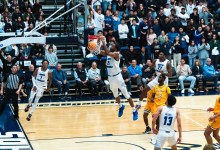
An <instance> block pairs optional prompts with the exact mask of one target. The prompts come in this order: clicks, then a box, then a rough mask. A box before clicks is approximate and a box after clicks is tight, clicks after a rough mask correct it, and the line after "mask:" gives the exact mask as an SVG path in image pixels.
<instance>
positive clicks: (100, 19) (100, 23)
mask: <svg viewBox="0 0 220 150" xmlns="http://www.w3.org/2000/svg"><path fill="white" fill-rule="evenodd" d="M93 5H94V2H93V1H92V6H91V7H90V8H91V9H92V11H93V13H94V22H95V29H94V33H95V35H96V34H97V33H98V31H99V30H101V31H103V28H104V27H105V22H104V20H105V16H104V15H103V14H102V10H101V9H98V10H97V12H96V11H95V10H94V8H93Z"/></svg>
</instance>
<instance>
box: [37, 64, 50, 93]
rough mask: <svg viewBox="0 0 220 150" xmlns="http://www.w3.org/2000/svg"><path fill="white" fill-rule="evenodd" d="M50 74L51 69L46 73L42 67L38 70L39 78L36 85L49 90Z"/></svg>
mask: <svg viewBox="0 0 220 150" xmlns="http://www.w3.org/2000/svg"><path fill="white" fill-rule="evenodd" d="M48 72H49V69H47V70H46V71H42V70H41V67H39V68H38V71H37V76H36V85H37V86H38V87H41V88H44V89H46V88H47V80H48Z"/></svg>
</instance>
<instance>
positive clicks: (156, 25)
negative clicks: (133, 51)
mask: <svg viewBox="0 0 220 150" xmlns="http://www.w3.org/2000/svg"><path fill="white" fill-rule="evenodd" d="M152 28H153V31H154V32H155V34H156V35H157V36H159V35H160V34H161V27H160V25H159V22H158V19H155V20H154V24H153V27H152ZM167 28H168V27H167Z"/></svg>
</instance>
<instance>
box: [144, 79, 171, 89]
mask: <svg viewBox="0 0 220 150" xmlns="http://www.w3.org/2000/svg"><path fill="white" fill-rule="evenodd" d="M158 84H159V83H158V76H156V77H155V78H154V79H153V80H152V81H150V82H149V83H148V84H147V85H148V86H149V87H150V89H152V88H153V87H155V86H156V85H158ZM164 84H165V85H167V86H168V77H166V79H165V81H164Z"/></svg>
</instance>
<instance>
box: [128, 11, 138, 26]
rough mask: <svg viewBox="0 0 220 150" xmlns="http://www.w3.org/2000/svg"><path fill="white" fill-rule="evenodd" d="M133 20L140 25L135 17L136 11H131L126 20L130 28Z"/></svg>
mask: <svg viewBox="0 0 220 150" xmlns="http://www.w3.org/2000/svg"><path fill="white" fill-rule="evenodd" d="M133 20H136V23H138V18H137V16H135V15H134V11H133V10H130V14H129V15H127V16H126V18H125V22H126V23H127V25H128V27H130V26H131V25H132V21H133Z"/></svg>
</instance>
